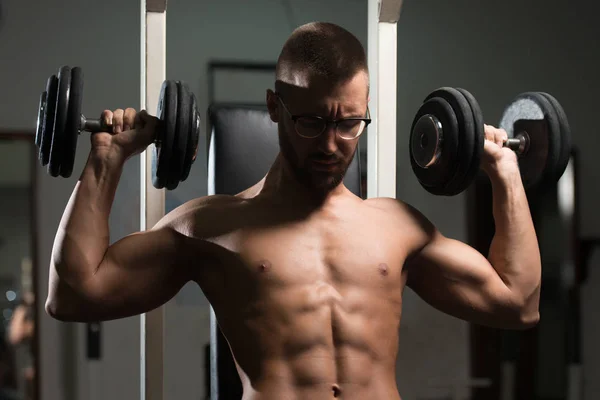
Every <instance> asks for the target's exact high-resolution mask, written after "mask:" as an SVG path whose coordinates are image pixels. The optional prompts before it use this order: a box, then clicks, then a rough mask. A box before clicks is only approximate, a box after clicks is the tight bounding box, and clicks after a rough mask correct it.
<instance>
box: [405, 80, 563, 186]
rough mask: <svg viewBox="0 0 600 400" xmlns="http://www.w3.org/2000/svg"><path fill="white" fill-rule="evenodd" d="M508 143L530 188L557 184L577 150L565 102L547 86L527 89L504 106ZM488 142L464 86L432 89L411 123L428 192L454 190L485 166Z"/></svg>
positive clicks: (414, 159)
mask: <svg viewBox="0 0 600 400" xmlns="http://www.w3.org/2000/svg"><path fill="white" fill-rule="evenodd" d="M498 127H499V128H501V129H504V130H506V132H507V134H508V140H506V141H505V142H504V143H503V146H504V147H508V148H510V149H512V150H513V151H515V153H516V154H517V156H518V162H519V170H520V173H521V178H522V180H523V185H524V187H525V188H526V189H527V190H530V189H532V188H543V187H547V186H549V185H553V184H555V183H556V182H557V181H558V180H559V179H560V177H561V176H562V174H563V173H564V171H565V169H566V167H567V163H568V161H569V157H570V155H571V131H570V127H569V122H568V120H567V116H566V114H565V112H564V110H563V108H562V106H561V105H560V103H559V102H558V101H557V100H556V99H555V98H554V97H553V96H551V95H549V94H548V93H544V92H525V93H521V94H519V95H518V96H516V97H515V98H514V99H513V101H512V102H511V103H510V104H509V105H508V106H507V107H506V108H505V109H504V112H503V115H502V118H501V120H500V123H499V125H498ZM484 142H485V133H484V120H483V114H482V112H481V109H480V107H479V104H478V103H477V100H476V99H475V97H474V96H473V95H472V94H471V93H469V92H468V91H467V90H465V89H462V88H451V87H442V88H439V89H436V90H434V91H433V92H432V93H430V94H429V95H428V96H427V97H426V98H425V100H424V101H423V103H422V104H421V106H420V107H419V109H418V111H417V113H416V115H415V117H414V119H413V122H412V126H411V132H410V139H409V153H410V162H411V167H412V169H413V172H414V173H415V175H416V177H417V179H418V181H419V183H420V184H421V186H423V188H425V190H427V191H428V192H430V193H432V194H435V195H441V196H454V195H457V194H459V193H461V192H463V191H464V190H465V189H466V188H467V187H469V185H470V184H471V183H472V182H473V180H474V179H475V177H476V176H477V173H478V172H479V170H480V165H481V157H482V155H483V145H484Z"/></svg>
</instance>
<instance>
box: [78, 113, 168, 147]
mask: <svg viewBox="0 0 600 400" xmlns="http://www.w3.org/2000/svg"><path fill="white" fill-rule="evenodd" d="M158 122H159V127H160V122H161V121H160V120H158ZM80 126H81V131H86V132H90V133H98V132H108V133H112V132H113V127H112V125H109V124H107V123H106V122H105V121H104V120H103V119H100V118H92V119H88V118H86V117H85V116H83V114H82V115H81V125H80ZM159 129H160V128H159ZM154 143H158V139H154Z"/></svg>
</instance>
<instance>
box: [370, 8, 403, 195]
mask: <svg viewBox="0 0 600 400" xmlns="http://www.w3.org/2000/svg"><path fill="white" fill-rule="evenodd" d="M401 8H402V0H369V3H368V19H369V21H368V58H369V70H370V74H371V102H370V109H371V118H372V119H373V122H372V123H371V125H370V126H369V131H368V135H369V137H368V142H367V197H369V198H371V197H392V198H395V197H396V104H397V100H396V97H397V96H396V87H397V83H396V82H397V79H396V75H397V71H398V66H397V43H398V31H397V23H398V20H399V19H400V10H401Z"/></svg>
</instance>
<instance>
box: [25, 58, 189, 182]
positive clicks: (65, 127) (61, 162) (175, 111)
mask: <svg viewBox="0 0 600 400" xmlns="http://www.w3.org/2000/svg"><path fill="white" fill-rule="evenodd" d="M82 101H83V71H82V70H81V68H79V67H74V68H70V67H68V66H62V67H61V68H60V69H59V71H58V76H57V75H52V76H51V77H50V78H48V81H47V83H46V90H45V91H44V92H43V93H42V95H41V96H40V105H39V110H38V120H37V130H36V138H35V142H36V145H37V147H38V149H39V160H40V162H41V164H42V165H43V166H46V165H48V173H49V174H50V175H51V176H54V177H57V176H62V177H65V178H68V177H69V176H71V173H72V172H73V164H74V161H75V151H76V149H77V139H78V137H79V135H80V134H81V132H83V131H86V132H91V133H92V134H93V133H97V132H112V127H111V126H106V125H105V124H104V122H103V121H101V120H100V119H88V118H86V117H85V116H83V115H82V114H81V105H82ZM157 118H158V120H159V121H158V124H157V130H156V138H155V140H154V144H155V148H156V151H155V152H154V153H153V162H152V172H153V179H152V183H153V185H154V187H156V188H158V189H162V188H167V189H168V190H173V189H175V188H176V187H177V186H178V185H179V182H182V181H184V180H186V179H187V177H188V176H189V173H190V169H191V167H192V164H193V163H194V161H195V159H196V151H197V147H198V139H199V135H200V114H199V113H198V109H197V106H196V97H195V96H194V94H193V93H192V91H191V90H190V89H189V88H188V86H187V85H186V84H185V83H184V82H181V81H171V80H166V81H164V82H163V84H162V87H161V91H160V96H159V100H158V111H157Z"/></svg>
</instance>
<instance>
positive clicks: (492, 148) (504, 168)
mask: <svg viewBox="0 0 600 400" xmlns="http://www.w3.org/2000/svg"><path fill="white" fill-rule="evenodd" d="M484 129H485V143H484V146H483V157H482V159H481V169H483V170H484V171H485V172H486V173H487V174H488V175H491V174H494V175H496V174H498V173H500V174H502V173H504V172H516V171H518V170H519V163H518V161H517V154H516V153H515V152H514V151H513V150H511V149H509V148H508V147H504V146H503V144H504V142H506V140H507V139H508V134H507V133H506V131H505V130H504V129H499V128H496V127H494V126H492V125H484Z"/></svg>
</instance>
